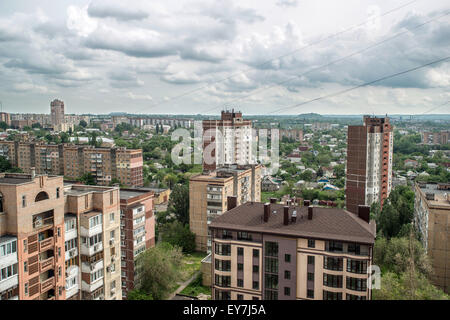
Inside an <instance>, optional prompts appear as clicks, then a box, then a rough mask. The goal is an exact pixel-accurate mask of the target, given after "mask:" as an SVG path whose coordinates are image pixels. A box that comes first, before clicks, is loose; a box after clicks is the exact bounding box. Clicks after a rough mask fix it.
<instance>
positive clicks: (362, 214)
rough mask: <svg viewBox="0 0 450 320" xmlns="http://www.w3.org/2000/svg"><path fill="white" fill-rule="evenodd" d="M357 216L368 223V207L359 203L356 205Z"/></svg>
mask: <svg viewBox="0 0 450 320" xmlns="http://www.w3.org/2000/svg"><path fill="white" fill-rule="evenodd" d="M358 217H359V218H360V219H363V220H364V221H365V222H367V223H369V221H370V207H369V206H364V205H359V206H358Z"/></svg>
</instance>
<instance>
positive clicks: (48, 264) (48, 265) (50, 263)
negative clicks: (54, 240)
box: [39, 257, 55, 273]
mask: <svg viewBox="0 0 450 320" xmlns="http://www.w3.org/2000/svg"><path fill="white" fill-rule="evenodd" d="M54 266H55V257H50V258H48V259H46V260H43V261H41V263H40V265H39V271H40V272H41V273H42V272H45V271H47V270H50V269H53V268H54Z"/></svg>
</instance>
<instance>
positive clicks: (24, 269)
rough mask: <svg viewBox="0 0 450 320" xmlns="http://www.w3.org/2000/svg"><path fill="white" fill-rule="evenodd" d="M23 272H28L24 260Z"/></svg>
mask: <svg viewBox="0 0 450 320" xmlns="http://www.w3.org/2000/svg"><path fill="white" fill-rule="evenodd" d="M23 272H28V263H27V262H26V261H24V263H23Z"/></svg>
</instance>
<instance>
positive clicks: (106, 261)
mask: <svg viewBox="0 0 450 320" xmlns="http://www.w3.org/2000/svg"><path fill="white" fill-rule="evenodd" d="M64 197H65V217H64V221H65V229H64V230H65V233H64V237H65V239H64V240H65V249H66V254H65V268H66V299H82V300H101V299H105V300H121V299H122V290H121V286H120V280H121V279H120V276H121V263H120V256H121V251H120V249H121V248H120V233H121V232H120V199H119V189H118V188H117V187H98V186H83V185H66V186H64Z"/></svg>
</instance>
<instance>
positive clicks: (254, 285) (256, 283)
mask: <svg viewBox="0 0 450 320" xmlns="http://www.w3.org/2000/svg"><path fill="white" fill-rule="evenodd" d="M252 288H253V290H259V282H258V281H253V286H252Z"/></svg>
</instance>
